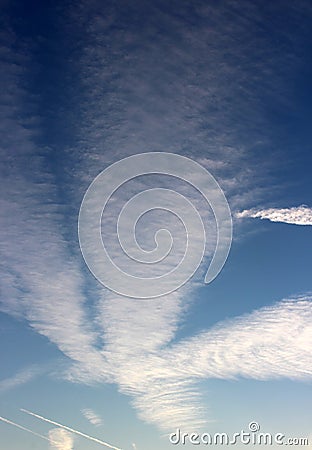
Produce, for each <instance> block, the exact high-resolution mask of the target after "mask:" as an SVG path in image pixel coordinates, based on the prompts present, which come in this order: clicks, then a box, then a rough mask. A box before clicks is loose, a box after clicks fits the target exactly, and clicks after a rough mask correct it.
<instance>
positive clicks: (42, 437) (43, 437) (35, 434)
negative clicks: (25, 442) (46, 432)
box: [0, 416, 58, 444]
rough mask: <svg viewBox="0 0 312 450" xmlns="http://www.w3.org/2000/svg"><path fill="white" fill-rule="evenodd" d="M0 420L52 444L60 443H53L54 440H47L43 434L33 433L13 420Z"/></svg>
mask: <svg viewBox="0 0 312 450" xmlns="http://www.w3.org/2000/svg"><path fill="white" fill-rule="evenodd" d="M0 420H1V421H2V422H4V423H7V424H9V425H13V427H16V428H19V429H20V430H23V431H27V432H28V433H31V434H33V435H34V436H37V437H40V438H41V439H45V440H46V441H48V442H50V444H58V442H56V441H53V439H50V438H47V437H46V436H43V435H42V434H39V433H36V432H35V431H32V430H30V429H29V428H26V427H23V426H22V425H19V424H18V423H15V422H12V421H11V420H9V419H6V418H5V417H1V416H0Z"/></svg>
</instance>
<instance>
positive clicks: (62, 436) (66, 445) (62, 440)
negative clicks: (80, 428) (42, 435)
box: [49, 428, 74, 450]
mask: <svg viewBox="0 0 312 450" xmlns="http://www.w3.org/2000/svg"><path fill="white" fill-rule="evenodd" d="M49 439H50V449H51V450H73V448H74V438H73V436H72V434H71V433H69V431H66V430H62V429H61V428H53V429H52V430H50V431H49Z"/></svg>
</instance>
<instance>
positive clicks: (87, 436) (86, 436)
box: [21, 408, 122, 450]
mask: <svg viewBox="0 0 312 450" xmlns="http://www.w3.org/2000/svg"><path fill="white" fill-rule="evenodd" d="M21 411H22V412H24V413H26V414H29V415H30V416H33V417H36V418H37V419H40V420H43V421H44V422H48V423H51V424H52V425H55V426H57V427H60V428H63V429H64V430H67V431H70V432H71V433H74V434H77V435H78V436H82V437H84V438H86V439H89V440H90V441H93V442H96V443H97V444H100V445H104V446H106V447H109V448H111V449H113V450H122V449H121V448H119V447H114V446H113V445H111V444H108V443H107V442H104V441H101V440H100V439H97V438H94V437H92V436H89V435H88V434H85V433H81V432H80V431H77V430H74V429H73V428H70V427H67V426H66V425H62V424H60V423H58V422H54V421H53V420H50V419H47V418H45V417H42V416H39V414H35V413H33V412H31V411H28V410H27V409H22V408H21Z"/></svg>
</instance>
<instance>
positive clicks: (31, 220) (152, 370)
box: [0, 2, 312, 448]
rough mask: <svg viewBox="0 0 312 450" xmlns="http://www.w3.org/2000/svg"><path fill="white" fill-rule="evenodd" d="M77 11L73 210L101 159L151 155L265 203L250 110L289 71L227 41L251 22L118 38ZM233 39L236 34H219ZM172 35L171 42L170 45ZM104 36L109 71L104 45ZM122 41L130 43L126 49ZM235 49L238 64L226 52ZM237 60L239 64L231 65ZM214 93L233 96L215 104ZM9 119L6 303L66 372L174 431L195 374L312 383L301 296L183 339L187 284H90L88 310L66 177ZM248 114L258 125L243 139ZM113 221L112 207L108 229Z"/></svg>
mask: <svg viewBox="0 0 312 450" xmlns="http://www.w3.org/2000/svg"><path fill="white" fill-rule="evenodd" d="M84 8H87V9H88V8H89V2H88V4H87V3H84V4H83V5H82V6H81V8H80V9H79V17H80V18H83V17H90V22H89V23H88V25H87V26H84V27H83V29H84V30H88V33H89V35H88V38H87V39H86V40H83V41H84V42H87V43H88V42H89V43H91V44H90V45H89V44H86V47H85V48H84V49H82V51H81V55H82V56H81V60H80V61H76V62H73V64H74V65H75V68H77V69H78V70H77V72H78V73H79V76H80V79H81V80H83V81H82V82H83V83H84V86H83V89H81V92H79V95H77V96H76V98H79V101H80V102H81V104H80V106H81V111H80V112H81V117H80V124H81V126H80V135H79V136H78V137H77V139H78V140H80V143H79V145H77V146H75V147H74V148H73V149H72V151H70V150H67V153H66V157H68V158H69V159H68V165H69V166H70V167H71V163H72V162H73V161H74V162H75V165H74V168H73V169H72V172H71V174H70V176H71V179H70V182H69V183H68V182H67V183H68V184H66V183H65V184H64V185H62V188H63V189H64V191H65V190H66V192H67V195H68V196H69V198H70V200H69V203H70V204H71V205H73V206H72V208H73V209H75V210H76V211H78V208H79V204H80V202H81V200H82V196H83V194H84V191H85V189H86V188H87V187H88V184H89V183H90V182H91V181H92V180H93V178H94V177H95V176H96V175H97V174H98V172H99V171H100V170H102V169H104V168H105V167H106V165H107V164H108V163H110V162H113V161H116V160H117V159H119V158H121V157H125V156H127V155H129V154H133V153H137V152H143V151H155V150H156V151H164V150H165V151H171V152H176V153H180V154H186V155H187V156H193V157H194V158H195V159H196V157H197V156H200V157H201V158H202V162H203V163H204V164H206V165H207V168H208V169H209V168H210V167H211V168H212V171H213V174H214V175H220V176H221V179H222V185H225V186H226V188H227V190H228V194H229V196H230V198H231V201H232V203H234V204H235V207H238V208H244V207H246V204H248V202H249V201H250V198H251V197H254V192H256V194H257V198H259V197H260V198H261V195H262V196H263V191H262V190H259V189H257V188H255V187H254V185H253V184H254V171H252V170H251V169H248V170H246V159H245V157H246V155H247V150H248V149H250V148H251V147H252V146H253V145H254V142H257V141H258V142H259V139H263V138H262V134H263V129H265V126H264V125H265V120H263V118H262V117H261V115H260V116H259V115H258V113H259V110H261V108H262V99H261V98H258V99H257V98H254V95H253V93H254V84H255V83H256V84H257V86H259V83H260V81H261V76H262V77H263V78H262V82H263V85H262V93H263V91H265V92H267V91H266V89H269V90H271V91H272V92H274V95H276V98H277V100H280V99H283V92H281V90H282V89H283V87H282V83H280V82H278V83H275V85H276V86H278V89H276V86H274V89H272V84H270V83H271V82H272V79H273V78H274V77H273V75H272V72H273V73H274V67H278V68H279V67H283V64H281V61H280V60H278V58H276V55H275V54H273V53H272V52H271V50H270V49H271V46H264V47H265V48H267V49H268V50H267V51H265V52H264V54H263V58H264V60H266V61H267V67H266V68H265V70H262V67H260V66H255V73H256V75H255V76H253V74H251V73H250V72H249V71H248V67H249V62H248V61H249V56H250V55H253V54H254V48H253V46H252V45H251V44H250V42H249V41H248V40H246V43H244V42H242V39H239V40H238V39H236V38H235V36H236V37H237V36H240V33H241V32H242V31H243V30H244V29H245V28H246V27H245V22H244V21H243V22H239V23H238V24H237V25H233V26H232V22H231V21H228V22H224V14H223V12H224V11H223V10H221V9H218V8H214V7H210V6H209V5H206V6H205V7H201V8H200V11H199V13H200V14H201V15H202V17H203V19H204V18H206V19H208V20H207V22H209V23H210V16H211V14H212V17H213V20H212V21H216V22H218V20H221V21H222V24H223V26H222V27H221V28H220V29H219V27H216V28H214V29H211V28H209V27H208V28H207V29H206V28H205V27H203V28H202V29H199V30H198V32H197V33H195V35H194V34H189V33H188V32H187V31H186V34H184V33H185V27H184V26H183V23H182V22H180V19H179V17H178V16H177V17H176V18H173V19H172V20H173V22H172V24H171V25H172V30H173V31H172V33H170V36H169V37H168V36H166V35H165V34H163V33H159V34H157V40H155V41H154V40H153V39H151V37H150V36H152V35H153V34H154V32H155V26H156V25H155V24H156V22H157V20H155V23H154V22H153V21H152V23H150V24H149V26H146V28H144V30H147V35H148V36H147V37H148V41H147V42H148V45H145V43H144V42H145V40H144V39H142V35H141V34H140V32H139V31H138V30H128V29H127V28H126V29H125V30H124V32H123V33H122V35H120V32H119V30H117V29H116V33H118V36H117V35H115V36H114V31H112V34H111V33H106V32H105V30H106V27H109V26H110V23H111V22H114V17H112V16H109V15H108V18H107V19H105V20H104V19H102V18H101V14H98V13H97V12H95V11H91V12H90V11H89V12H88V14H84V11H83V9H84ZM92 8H95V9H96V6H94V5H93V6H91V9H92ZM151 8H152V9H154V6H151ZM251 8H252V9H253V8H254V7H253V6H251ZM153 12H154V10H153ZM155 12H156V14H155V15H154V14H149V15H148V17H151V18H153V17H156V18H157V14H160V16H161V18H162V19H163V16H162V13H161V12H160V11H155ZM182 16H183V14H181V17H182ZM83 20H84V19H83ZM153 20H154V19H153ZM242 20H243V19H242ZM221 21H220V23H221ZM224 27H225V28H224ZM237 27H238V28H237ZM113 30H114V27H113ZM225 32H226V33H225ZM227 35H228V36H231V37H230V38H229V39H226V37H225V36H227ZM174 36H177V39H175V41H174V42H172V39H173V37H174ZM143 37H144V36H143ZM106 39H107V40H106ZM112 42H113V43H115V44H114V45H115V46H116V47H115V48H114V49H112V55H114V60H115V62H114V71H112V70H111V61H107V52H106V51H105V52H104V51H103V48H110V46H111V43H112ZM142 42H143V43H144V44H142ZM236 42H237V43H236ZM124 45H126V46H130V47H131V48H134V49H135V48H137V50H136V51H134V52H132V51H130V52H129V53H128V52H125V51H124V47H123V46H124ZM229 49H230V53H231V61H232V63H231V62H227V61H225V60H224V58H223V54H224V52H229ZM263 51H264V50H263ZM238 59H239V60H240V61H241V62H242V64H239V65H238V64H237V63H236V62H237V60H238ZM155 61H159V62H160V61H163V63H162V64H158V63H157V64H155ZM229 61H230V60H229ZM275 64H276V66H275ZM293 66H294V67H295V66H296V64H293ZM203 67H204V69H203ZM207 68H208V70H207ZM6 69H9V71H10V73H11V72H12V71H13V74H12V75H13V76H11V79H13V80H16V79H18V76H19V74H18V73H17V72H18V66H17V65H12V66H10V67H8V68H6ZM276 76H277V75H276ZM181 78H183V83H180V79H181ZM278 81H280V80H278ZM229 82H230V84H229ZM2 84H3V85H6V84H5V83H2ZM11 84H12V83H11ZM273 84H274V80H273ZM12 86H13V87H12ZM12 86H11V87H12V89H10V90H7V92H9V93H10V95H11V97H10V101H9V102H7V104H8V105H15V106H14V108H17V109H20V110H23V101H22V98H23V97H24V96H25V93H24V92H22V93H21V92H20V89H21V88H20V86H19V84H18V82H16V83H15V84H14V83H13V84H12ZM104 86H105V89H104V88H103V87H104ZM173 87H174V88H173ZM259 92H260V93H261V89H260V91H259ZM125 94H126V95H125ZM220 99H227V100H226V101H225V103H220ZM250 99H251V100H250ZM259 100H260V101H259ZM14 112H15V111H13V113H14ZM24 112H27V113H28V112H29V111H28V110H27V109H24ZM3 116H4V120H3V121H2V126H3V128H4V130H5V134H6V135H7V136H8V142H6V143H5V144H6V145H5V146H4V147H3V148H2V149H1V160H2V161H4V169H3V172H4V173H5V174H6V178H5V180H4V181H3V184H2V192H3V199H2V204H1V211H2V217H1V224H0V226H1V230H4V233H3V242H1V245H2V248H3V261H5V264H4V268H3V274H2V282H3V290H4V299H5V301H4V302H3V304H2V310H4V311H6V312H9V313H11V314H15V315H19V316H21V317H25V318H26V319H27V320H28V321H29V322H30V324H31V326H32V327H33V328H34V329H35V330H36V331H37V332H38V333H40V334H42V335H44V336H46V337H47V338H48V339H49V340H50V341H51V342H53V343H54V344H55V345H57V346H58V348H59V349H60V350H61V351H62V352H63V353H64V354H65V355H66V356H67V357H68V358H70V360H71V361H72V362H73V366H72V367H71V370H70V371H68V373H66V376H67V377H68V378H69V379H72V380H74V381H81V382H85V383H94V382H114V383H116V384H117V385H118V387H119V389H120V391H121V392H123V393H125V394H128V395H131V396H132V399H133V405H134V407H135V408H136V409H137V411H138V413H139V415H140V417H141V418H142V419H143V420H146V421H148V422H150V423H154V424H156V425H157V426H159V427H160V428H162V429H166V430H167V429H169V430H172V429H175V428H176V427H177V426H179V427H181V428H182V427H183V426H188V427H191V425H194V428H195V427H196V426H200V424H201V423H202V421H203V420H204V419H203V418H204V417H206V412H205V411H204V408H203V407H202V405H201V401H200V395H199V392H198V390H197V382H198V381H199V380H202V379H206V378H222V379H229V378H230V379H233V378H235V377H240V376H243V377H247V378H256V379H270V378H272V377H288V378H294V379H304V378H309V379H310V378H311V352H310V348H311V345H310V343H311V325H310V324H311V323H312V322H311V319H312V317H311V298H310V297H308V296H307V297H306V298H301V299H294V300H286V301H284V302H282V303H280V304H277V305H275V306H273V307H268V308H264V309H261V310H259V311H256V312H254V313H252V314H249V315H245V316H243V317H238V318H237V319H235V320H232V321H229V322H224V323H220V324H219V325H217V326H215V327H214V328H213V329H211V330H208V331H206V332H204V333H201V334H200V335H199V336H195V337H193V338H191V339H185V340H183V341H182V342H180V343H177V344H173V342H174V337H175V335H176V332H177V329H178V327H179V325H180V323H181V321H182V319H183V312H184V311H185V309H186V307H187V303H188V301H189V300H188V299H189V298H190V297H191V295H190V290H191V289H193V288H194V287H195V286H196V283H195V282H194V283H192V284H190V285H189V287H188V288H184V289H182V290H180V291H179V292H175V293H173V294H172V295H170V296H166V297H163V298H161V299H156V300H151V301H140V302H138V301H134V300H133V301H132V300H129V299H126V298H122V297H119V296H116V295H113V294H111V293H110V292H107V291H103V289H102V288H99V289H98V290H96V289H97V288H96V289H95V293H94V300H95V303H96V302H97V306H96V308H93V307H92V306H91V301H90V302H87V300H86V296H85V295H84V292H85V290H86V278H85V277H84V274H83V271H82V270H81V264H80V261H79V259H78V258H77V253H75V251H71V250H70V246H69V245H68V242H67V240H66V239H65V238H64V235H63V224H64V223H65V222H66V220H67V219H65V217H64V215H63V211H64V209H63V208H62V207H61V206H60V205H59V203H58V200H59V199H58V195H57V188H56V183H57V182H58V183H61V181H60V180H56V179H55V177H54V174H53V172H52V171H49V169H48V165H47V164H45V163H44V161H43V160H42V156H40V157H38V158H37V157H36V154H37V153H38V148H37V147H36V146H35V144H34V141H35V139H34V136H33V135H32V132H31V131H29V129H28V128H27V127H24V126H23V124H21V123H20V122H19V121H18V119H14V114H12V110H9V111H7V110H4V112H3ZM12 116H13V118H12ZM237 118H238V120H237ZM250 123H252V128H253V129H254V128H257V127H258V131H256V132H255V133H248V134H247V133H246V130H247V129H248V127H249V125H250ZM2 155H3V158H2ZM10 155H14V158H13V159H12V158H11V156H10ZM77 155H78V157H77ZM203 155H206V156H204V157H203ZM47 160H49V158H47ZM77 160H78V161H79V164H81V165H80V166H78V164H77ZM225 160H226V161H227V164H224V163H223V161H225ZM30 161H31V164H30ZM220 161H221V162H220ZM8 169H9V170H8ZM258 169H259V165H258V164H257V167H256V170H257V171H258V172H259V170H258ZM62 183H63V181H62ZM242 194H243V195H242ZM110 222H113V215H112V216H111V218H109V220H108V224H107V225H108V226H109V225H110ZM146 230H148V227H146ZM111 236H113V233H111ZM75 244H76V243H75ZM208 244H209V248H208V251H211V248H212V246H211V242H209V243H208ZM76 250H78V249H76ZM113 251H117V247H115V248H114V246H113ZM87 279H88V280H90V279H92V282H94V283H96V282H95V280H93V278H87ZM95 316H96V317H95ZM286 349H287V351H286ZM22 378H23V377H22ZM26 378H27V376H26ZM24 380H25V377H24ZM17 381H18V380H17ZM59 431H60V430H59ZM59 431H58V433H59ZM53 433H54V432H53ZM55 433H56V432H55ZM53 440H54V439H53ZM60 445H61V444H60ZM64 445H66V444H64ZM68 445H70V442H69V441H68ZM60 448H62V447H60ZM68 448H72V447H68Z"/></svg>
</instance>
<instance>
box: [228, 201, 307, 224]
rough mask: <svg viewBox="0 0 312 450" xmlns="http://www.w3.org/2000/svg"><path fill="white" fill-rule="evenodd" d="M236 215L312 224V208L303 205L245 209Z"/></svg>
mask: <svg viewBox="0 0 312 450" xmlns="http://www.w3.org/2000/svg"><path fill="white" fill-rule="evenodd" d="M236 217H238V218H239V219H241V218H245V217H252V218H260V219H268V220H270V221H271V222H284V223H290V224H294V225H312V208H309V207H308V206H305V205H301V206H298V207H293V208H282V209H278V208H268V209H262V210H256V209H245V210H244V211H241V212H238V213H237V214H236Z"/></svg>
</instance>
